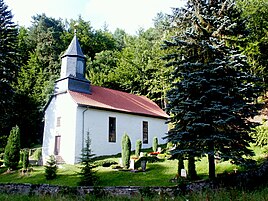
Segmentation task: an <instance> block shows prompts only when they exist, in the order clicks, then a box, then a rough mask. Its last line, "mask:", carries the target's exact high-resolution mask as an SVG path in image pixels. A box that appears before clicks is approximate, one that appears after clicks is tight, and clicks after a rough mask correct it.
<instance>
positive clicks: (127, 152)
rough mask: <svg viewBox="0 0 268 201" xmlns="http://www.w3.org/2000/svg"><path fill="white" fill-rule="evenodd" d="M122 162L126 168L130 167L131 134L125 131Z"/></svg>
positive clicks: (122, 143)
mask: <svg viewBox="0 0 268 201" xmlns="http://www.w3.org/2000/svg"><path fill="white" fill-rule="evenodd" d="M121 145H122V163H123V167H124V168H126V169H127V168H129V165H130V154H131V141H130V139H129V136H128V135H127V134H126V133H125V134H124V135H123V137H122V142H121Z"/></svg>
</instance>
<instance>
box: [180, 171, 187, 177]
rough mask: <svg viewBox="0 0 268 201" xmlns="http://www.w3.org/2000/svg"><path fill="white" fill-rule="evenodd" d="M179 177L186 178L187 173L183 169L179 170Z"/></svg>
mask: <svg viewBox="0 0 268 201" xmlns="http://www.w3.org/2000/svg"><path fill="white" fill-rule="evenodd" d="M181 177H185V178H186V177H187V172H186V170H185V169H181Z"/></svg>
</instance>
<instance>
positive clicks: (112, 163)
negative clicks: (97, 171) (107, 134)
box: [93, 159, 118, 167]
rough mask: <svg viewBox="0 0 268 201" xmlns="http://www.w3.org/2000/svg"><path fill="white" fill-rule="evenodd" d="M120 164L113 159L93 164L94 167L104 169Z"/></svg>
mask: <svg viewBox="0 0 268 201" xmlns="http://www.w3.org/2000/svg"><path fill="white" fill-rule="evenodd" d="M116 164H118V163H117V162H115V161H114V160H111V159H105V160H99V161H96V162H94V163H93V166H102V167H110V166H111V165H116Z"/></svg>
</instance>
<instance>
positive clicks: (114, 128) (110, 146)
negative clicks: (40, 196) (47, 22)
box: [42, 35, 168, 164]
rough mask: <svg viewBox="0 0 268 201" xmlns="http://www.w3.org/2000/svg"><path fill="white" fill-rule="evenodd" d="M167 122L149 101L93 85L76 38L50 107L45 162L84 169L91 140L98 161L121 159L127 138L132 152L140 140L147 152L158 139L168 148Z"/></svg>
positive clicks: (64, 63)
mask: <svg viewBox="0 0 268 201" xmlns="http://www.w3.org/2000/svg"><path fill="white" fill-rule="evenodd" d="M167 118H168V115H167V114H166V113H165V112H164V111H163V110H162V109H161V108H160V107H159V106H158V105H157V104H155V103H154V102H152V101H151V100H149V99H148V98H146V97H144V96H137V95H134V94H129V93H125V92H121V91H117V90H112V89H108V88H104V87H99V86H93V85H91V84H90V81H89V80H87V79H86V78H85V56H84V54H83V52H82V50H81V47H80V45H79V42H78V39H77V37H76V35H75V36H74V38H73V40H72V42H71V43H70V45H69V47H68V49H67V50H66V52H65V53H64V55H63V56H62V64H61V74H60V78H59V79H58V80H56V82H55V89H54V94H53V95H52V96H51V98H50V100H49V102H48V103H47V105H46V107H45V126H44V135H43V146H42V156H43V162H45V161H46V160H47V158H48V156H50V155H55V156H56V158H60V159H61V160H63V162H65V163H67V164H75V163H78V162H79V160H80V157H81V150H82V148H83V146H84V145H85V139H86V136H87V135H88V134H89V137H90V139H91V150H92V153H93V154H95V155H96V156H100V155H112V154H117V153H120V152H121V139H122V136H123V134H124V133H127V134H128V135H129V137H130V139H131V143H132V150H134V149H135V143H136V141H137V140H138V139H140V140H141V141H142V148H150V147H152V141H153V138H154V137H157V138H158V141H159V143H160V144H162V143H165V141H164V140H163V139H162V137H164V136H165V134H166V133H167V131H168V125H167V124H166V120H167Z"/></svg>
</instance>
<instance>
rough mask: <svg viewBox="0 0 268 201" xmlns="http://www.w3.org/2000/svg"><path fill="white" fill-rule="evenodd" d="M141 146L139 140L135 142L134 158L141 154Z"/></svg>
mask: <svg viewBox="0 0 268 201" xmlns="http://www.w3.org/2000/svg"><path fill="white" fill-rule="evenodd" d="M141 145H142V142H141V140H140V139H138V140H137V141H136V149H135V155H136V157H139V156H140V153H141Z"/></svg>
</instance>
